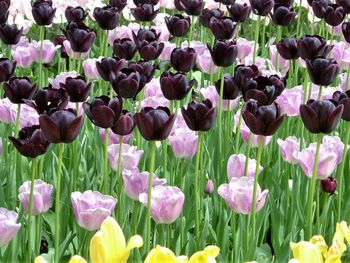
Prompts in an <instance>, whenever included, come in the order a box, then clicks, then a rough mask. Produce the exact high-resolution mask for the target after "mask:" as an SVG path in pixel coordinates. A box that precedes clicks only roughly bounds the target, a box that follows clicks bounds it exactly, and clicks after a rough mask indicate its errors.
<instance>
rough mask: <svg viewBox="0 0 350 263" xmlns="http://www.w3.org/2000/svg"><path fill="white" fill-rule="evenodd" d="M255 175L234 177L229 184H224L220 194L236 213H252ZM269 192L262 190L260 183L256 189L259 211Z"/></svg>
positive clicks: (220, 187) (219, 190)
mask: <svg viewBox="0 0 350 263" xmlns="http://www.w3.org/2000/svg"><path fill="white" fill-rule="evenodd" d="M253 191H254V178H253V177H246V176H243V177H238V178H237V177H233V178H232V179H231V181H230V183H229V184H222V185H220V186H219V188H218V194H219V195H220V196H221V197H222V198H224V200H225V202H226V203H227V205H228V206H229V207H230V208H231V209H232V210H233V211H234V212H236V213H241V214H245V215H248V214H251V213H252V209H253ZM268 194H269V191H268V190H264V191H261V188H260V186H259V185H258V187H257V190H256V211H257V212H259V211H260V210H261V209H262V208H263V206H264V204H265V201H266V198H267V196H268Z"/></svg>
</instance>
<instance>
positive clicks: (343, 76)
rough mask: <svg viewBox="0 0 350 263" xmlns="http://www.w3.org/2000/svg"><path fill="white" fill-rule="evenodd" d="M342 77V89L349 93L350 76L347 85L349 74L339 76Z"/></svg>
mask: <svg viewBox="0 0 350 263" xmlns="http://www.w3.org/2000/svg"><path fill="white" fill-rule="evenodd" d="M339 77H340V87H341V90H342V91H347V90H349V89H350V76H349V80H348V83H346V82H347V81H346V80H347V73H342V74H339Z"/></svg>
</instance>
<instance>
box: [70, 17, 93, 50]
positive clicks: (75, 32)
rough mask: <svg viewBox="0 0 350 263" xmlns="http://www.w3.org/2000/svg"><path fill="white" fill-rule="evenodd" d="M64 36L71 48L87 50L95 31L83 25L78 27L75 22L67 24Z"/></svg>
mask: <svg viewBox="0 0 350 263" xmlns="http://www.w3.org/2000/svg"><path fill="white" fill-rule="evenodd" d="M65 36H66V37H67V40H68V41H69V43H70V45H71V48H72V50H73V51H74V52H80V53H84V52H88V51H89V50H90V49H91V47H92V43H93V42H94V40H95V38H96V34H95V32H92V31H90V30H89V29H87V28H84V27H79V26H78V24H77V23H75V22H71V23H69V24H68V26H67V30H66V32H65Z"/></svg>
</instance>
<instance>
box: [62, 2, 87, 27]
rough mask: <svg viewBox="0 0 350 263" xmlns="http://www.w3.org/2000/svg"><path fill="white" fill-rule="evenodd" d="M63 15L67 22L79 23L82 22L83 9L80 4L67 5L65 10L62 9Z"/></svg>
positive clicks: (83, 16)
mask: <svg viewBox="0 0 350 263" xmlns="http://www.w3.org/2000/svg"><path fill="white" fill-rule="evenodd" d="M64 15H65V17H66V19H67V22H68V23H69V22H76V23H80V22H83V21H84V19H85V16H86V15H85V11H84V9H83V8H82V7H81V6H76V7H72V6H68V7H67V8H66V10H65V11H64Z"/></svg>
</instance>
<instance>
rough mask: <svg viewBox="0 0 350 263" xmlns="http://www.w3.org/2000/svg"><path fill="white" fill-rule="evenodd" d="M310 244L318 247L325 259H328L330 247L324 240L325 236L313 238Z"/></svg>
mask: <svg viewBox="0 0 350 263" xmlns="http://www.w3.org/2000/svg"><path fill="white" fill-rule="evenodd" d="M309 242H310V243H312V244H314V245H315V246H317V247H318V249H319V250H320V251H321V253H322V255H323V257H326V255H327V253H328V245H327V243H326V241H325V240H324V238H323V236H319V235H318V236H313V237H312V238H311V239H310V241H309Z"/></svg>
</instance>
